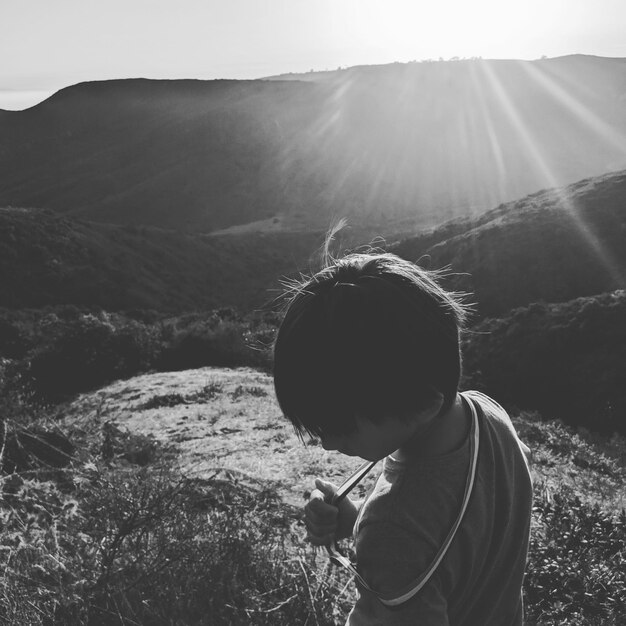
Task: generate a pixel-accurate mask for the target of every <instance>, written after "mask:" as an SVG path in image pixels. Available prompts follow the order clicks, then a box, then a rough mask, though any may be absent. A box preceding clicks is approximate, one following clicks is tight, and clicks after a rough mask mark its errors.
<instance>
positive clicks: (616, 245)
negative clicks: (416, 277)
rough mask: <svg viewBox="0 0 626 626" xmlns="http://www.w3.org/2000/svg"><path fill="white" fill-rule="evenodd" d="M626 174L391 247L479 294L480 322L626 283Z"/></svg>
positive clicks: (538, 196)
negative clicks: (449, 273)
mask: <svg viewBox="0 0 626 626" xmlns="http://www.w3.org/2000/svg"><path fill="white" fill-rule="evenodd" d="M625 197H626V173H624V172H619V173H616V174H609V175H606V176H599V177H596V178H591V179H587V180H582V181H579V182H577V183H574V184H573V185H569V186H568V187H565V188H562V189H550V190H544V191H539V192H537V193H534V194H532V195H530V196H526V197H525V198H522V199H521V200H517V201H516V202H511V203H508V204H503V205H500V206H499V207H497V208H495V209H492V210H491V211H487V212H486V213H483V214H482V215H480V216H478V217H476V218H473V219H464V220H458V221H451V222H448V223H446V224H443V225H442V226H440V227H438V228H435V229H434V230H432V231H430V232H425V233H422V234H420V235H418V236H415V237H409V238H403V239H402V241H400V242H398V243H397V244H395V245H393V246H391V248H390V250H391V251H392V252H395V253H396V254H399V255H400V256H402V257H404V258H406V259H409V260H412V261H415V260H416V259H422V262H425V263H429V264H430V265H431V266H432V267H434V268H439V267H445V266H449V267H450V268H451V269H452V272H455V273H454V274H452V276H451V278H450V280H449V283H448V284H449V286H450V287H451V288H453V289H456V290H460V291H465V292H468V293H472V294H474V298H475V302H476V305H477V306H476V313H477V315H476V319H482V318H485V317H502V316H505V315H507V314H508V313H509V312H510V311H511V309H513V308H516V307H521V306H528V305H530V304H532V303H535V302H550V303H552V302H566V301H569V300H572V299H574V298H578V297H581V296H591V295H597V294H601V293H604V292H607V291H613V290H615V289H624V288H626V204H625V203H624V198H625Z"/></svg>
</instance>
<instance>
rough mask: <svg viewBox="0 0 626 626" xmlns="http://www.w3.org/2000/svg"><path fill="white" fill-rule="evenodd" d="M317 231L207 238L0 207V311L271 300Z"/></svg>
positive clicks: (302, 262) (299, 265) (165, 307)
mask: <svg viewBox="0 0 626 626" xmlns="http://www.w3.org/2000/svg"><path fill="white" fill-rule="evenodd" d="M322 240H323V237H322V235H321V234H319V233H317V234H315V233H300V234H297V233H290V234H288V235H286V234H281V233H276V234H268V235H255V236H248V235H240V236H237V237H233V236H222V237H219V236H207V235H193V234H187V233H181V232H177V231H171V230H163V229H158V228H153V227H144V226H141V227H139V226H132V225H131V226H129V225H126V226H120V225H113V224H98V223H91V222H84V221H80V220H74V219H68V218H66V217H62V216H59V215H57V214H55V213H54V212H52V211H49V210H36V209H11V208H4V209H0V306H3V307H8V308H25V307H42V306H45V305H55V304H74V305H79V306H96V307H102V308H104V309H106V310H109V311H116V310H124V309H156V310H159V311H164V312H167V311H170V312H181V311H189V310H194V309H211V308H219V307H225V306H235V307H241V308H243V309H247V310H249V309H251V308H253V307H258V306H261V305H263V304H265V303H268V302H269V301H271V300H272V299H273V298H274V297H275V296H276V294H275V292H273V291H272V289H274V290H275V289H279V288H280V285H279V278H280V277H281V276H282V275H285V274H292V273H293V272H295V271H296V270H298V269H306V264H307V262H308V259H309V256H310V254H311V253H312V252H313V251H314V250H315V249H316V248H317V247H318V246H320V245H321V243H322Z"/></svg>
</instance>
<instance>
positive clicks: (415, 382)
mask: <svg viewBox="0 0 626 626" xmlns="http://www.w3.org/2000/svg"><path fill="white" fill-rule="evenodd" d="M439 277H440V273H438V272H432V271H428V270H424V269H422V268H420V267H418V266H416V265H415V264H413V263H411V262H409V261H405V260H404V259H401V258H400V257H398V256H395V255H393V254H350V255H348V256H345V257H343V258H341V259H337V260H333V262H332V263H331V264H329V265H328V266H327V267H325V268H323V269H322V270H321V271H319V272H317V273H316V274H314V275H313V276H312V277H310V278H308V279H305V280H303V281H302V282H301V283H297V284H296V286H295V287H293V288H292V291H293V294H294V295H292V297H291V298H290V300H289V302H288V307H287V311H286V314H285V317H284V319H283V322H282V324H281V326H280V329H279V331H278V335H277V337H276V341H275V344H274V385H275V389H276V396H277V398H278V402H279V404H280V407H281V409H282V411H283V413H284V415H285V416H286V417H287V418H288V419H289V420H290V421H291V422H292V423H293V425H294V427H295V429H296V432H297V433H298V434H299V435H300V436H301V437H302V436H303V435H304V434H305V433H308V434H309V435H311V436H313V437H315V438H317V437H324V436H326V435H342V434H349V433H350V432H352V431H353V430H354V428H355V422H354V418H355V416H359V417H364V418H367V419H369V420H371V421H372V422H377V421H380V420H381V419H382V418H384V417H388V416H397V417H406V416H408V415H410V414H411V413H414V412H415V411H419V410H421V409H423V408H425V407H426V406H428V405H429V403H430V402H431V401H432V400H433V399H435V397H436V394H437V392H439V393H441V394H442V395H443V397H444V404H443V407H442V411H445V410H447V408H449V407H450V406H451V405H452V403H453V402H454V399H455V397H456V393H457V388H458V384H459V378H460V374H461V354H460V348H459V331H460V330H461V328H462V325H463V322H464V319H465V314H466V307H465V306H464V305H463V304H462V303H461V300H460V298H459V296H458V295H457V294H454V293H450V292H447V291H445V290H444V289H443V288H442V287H440V286H439V284H438V283H437V279H438V278H439Z"/></svg>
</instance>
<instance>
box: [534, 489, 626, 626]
mask: <svg viewBox="0 0 626 626" xmlns="http://www.w3.org/2000/svg"><path fill="white" fill-rule="evenodd" d="M539 491H540V492H541V489H539ZM534 521H535V526H534V528H533V533H532V536H531V543H530V554H529V563H528V567H527V573H526V579H525V581H524V590H525V596H526V612H527V623H528V624H563V625H567V626H594V625H597V626H609V625H615V626H617V625H618V624H623V623H624V620H625V619H626V570H625V569H624V554H626V512H625V511H624V510H622V512H621V514H620V515H618V516H612V515H609V514H608V513H606V512H603V511H601V510H600V508H599V507H598V506H597V505H596V506H590V505H587V504H583V503H582V502H581V501H580V499H579V498H578V497H577V496H575V495H574V494H572V493H569V492H568V491H567V490H565V489H561V490H560V491H559V492H557V493H555V494H550V493H548V492H546V491H545V490H544V491H543V493H541V495H540V497H538V498H536V502H535V508H534Z"/></svg>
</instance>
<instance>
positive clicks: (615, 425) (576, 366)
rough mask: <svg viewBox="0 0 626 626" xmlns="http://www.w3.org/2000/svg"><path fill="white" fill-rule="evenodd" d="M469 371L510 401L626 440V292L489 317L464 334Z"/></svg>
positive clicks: (470, 381)
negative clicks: (495, 317)
mask: <svg viewBox="0 0 626 626" xmlns="http://www.w3.org/2000/svg"><path fill="white" fill-rule="evenodd" d="M463 370H464V374H465V379H466V380H465V384H466V385H469V386H472V387H474V386H478V387H480V388H481V389H485V390H486V391H487V392H488V393H490V394H493V395H494V396H495V397H497V398H499V399H501V400H502V401H503V402H508V403H512V404H514V405H516V406H518V407H522V408H526V409H533V410H537V411H540V412H541V414H542V415H544V416H545V417H546V418H560V419H561V420H563V421H564V422H565V423H567V424H572V425H575V426H584V427H585V428H588V429H590V430H593V431H595V432H605V433H609V434H610V433H612V432H614V431H615V432H620V433H622V434H625V435H626V386H625V385H624V381H626V291H615V292H613V293H606V294H602V295H599V296H593V297H587V298H577V299H575V300H571V301H569V302H562V303H558V304H538V303H535V304H531V305H529V306H527V307H522V308H519V309H515V310H514V311H512V312H511V313H510V314H509V315H507V316H505V317H503V318H500V319H486V320H484V321H482V322H481V323H479V324H477V325H475V326H474V327H472V328H471V329H470V330H469V331H468V332H467V334H466V336H465V341H464V346H463Z"/></svg>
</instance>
